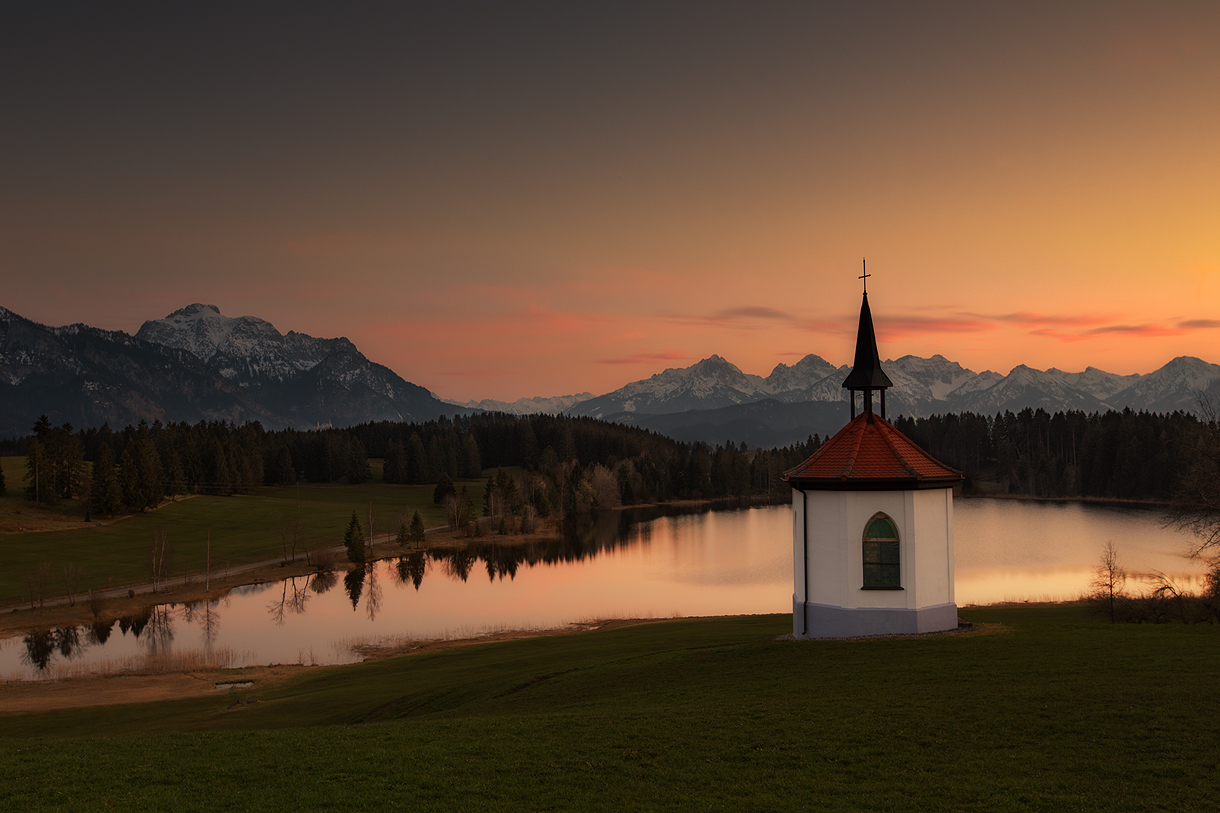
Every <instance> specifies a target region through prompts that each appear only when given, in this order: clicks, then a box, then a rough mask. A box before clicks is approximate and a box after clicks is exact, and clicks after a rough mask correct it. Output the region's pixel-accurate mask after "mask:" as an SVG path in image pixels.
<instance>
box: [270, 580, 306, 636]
mask: <svg viewBox="0 0 1220 813" xmlns="http://www.w3.org/2000/svg"><path fill="white" fill-rule="evenodd" d="M308 587H309V577H308V576H292V577H290V578H287V579H284V580H283V581H281V582H280V596H279V598H278V599H273V600H272V601H271V603H270V604H268V605H267V612H268V613H269V614H270V615H271V619H272V620H273V621H274V622H275V625H276V626H277V627H279V626H283V624H284V614H285V613H292V614H294V615H300V614H301V613H303V612H305V604H306V602H308V601H309V593H308V592H307V588H308Z"/></svg>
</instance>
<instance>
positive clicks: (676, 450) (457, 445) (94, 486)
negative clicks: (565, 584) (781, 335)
mask: <svg viewBox="0 0 1220 813" xmlns="http://www.w3.org/2000/svg"><path fill="white" fill-rule="evenodd" d="M894 423H895V426H896V427H897V428H898V429H899V430H900V431H902V432H903V433H904V434H905V435H907V436H908V437H910V438H911V439H912V440H914V441H915V442H916V443H918V444H919V445H920V446H922V447H923V448H924V449H926V450H927V451H928V452H929V453H931V454H932V455H933V456H934V457H936V458H938V459H939V460H941V461H942V462H944V463H946V464H948V465H950V466H952V467H954V468H956V469H959V470H960V471H962V472H963V473H964V475H965V481H964V484H963V490H964V491H965V492H966V493H975V494H1010V495H1026V496H1032V497H1065V498H1072V497H1084V498H1102V499H1124V500H1153V501H1169V500H1171V499H1172V498H1173V497H1174V496H1175V494H1176V493H1177V492H1178V491H1179V488H1180V485H1181V483H1182V479H1183V478H1182V475H1183V473H1184V472H1188V471H1191V470H1192V468H1195V467H1197V460H1198V458H1199V456H1200V450H1201V449H1203V448H1204V447H1205V445H1206V443H1207V442H1208V438H1209V437H1212V436H1213V435H1214V433H1215V427H1214V426H1213V424H1214V421H1213V422H1210V423H1209V422H1208V421H1201V420H1200V419H1199V418H1197V417H1195V416H1194V415H1191V414H1188V413H1183V412H1173V413H1169V414H1153V413H1147V412H1132V411H1131V410H1125V411H1123V412H1113V411H1112V412H1105V413H1093V414H1085V413H1083V412H1058V413H1055V414H1053V415H1051V414H1048V413H1047V412H1045V411H1044V410H1040V409H1039V410H1032V409H1025V410H1022V411H1021V412H1019V413H1016V414H1013V413H1012V412H1004V413H999V414H997V415H995V416H994V417H988V416H986V415H977V414H973V413H963V414H960V415H959V414H947V415H935V416H932V417H928V418H917V419H911V418H905V417H899V418H898V419H896V420H895V421H894ZM821 443H822V439H821V438H819V437H817V436H811V437H809V438H808V439H807V441H806V442H804V443H798V444H794V445H793V446H789V447H785V448H779V449H755V450H749V449H746V448H745V445H744V444H734V443H733V442H732V441H726V442H725V443H724V444H721V445H717V446H709V445H707V444H702V443H680V442H677V441H674V440H672V439H670V438H667V437H665V436H663V435H659V434H657V433H655V432H650V431H646V430H643V429H639V428H636V427H630V426H623V425H620V424H614V423H607V422H605V421H601V420H597V419H593V418H584V417H569V416H562V415H560V416H556V415H529V416H515V415H506V414H502V413H482V414H476V415H473V416H469V417H457V418H453V419H449V418H443V417H442V418H440V419H438V420H434V421H428V422H425V423H391V422H379V423H366V424H360V425H358V426H353V427H350V428H346V429H329V428H328V429H318V430H310V431H296V430H290V429H289V430H280V431H268V430H265V429H263V428H262V426H260V425H259V424H258V423H247V424H244V425H241V426H236V425H234V424H232V423H225V422H219V421H217V422H200V423H197V424H193V425H192V424H186V423H168V424H162V423H160V422H154V423H153V424H151V425H149V424H146V423H144V422H141V423H140V424H139V425H138V426H135V427H132V426H128V427H126V428H125V429H123V430H121V431H117V432H115V431H111V430H110V429H109V428H108V427H106V426H103V427H101V428H95V429H88V430H73V428H72V427H71V426H70V425H67V424H65V425H63V426H59V427H55V426H52V425H51V424H50V423H49V422H48V421H47V420H46V419H45V418H43V419H40V420H39V421H38V422H37V424H35V426H34V427H33V428H32V432H31V434H30V435H29V436H27V437H25V438H21V439H14V440H10V441H6V442H5V443H3V444H0V451H4V452H5V453H8V454H20V455H24V456H25V457H26V461H27V465H26V472H27V474H26V481H25V483H24V491H25V494H26V496H27V497H28V498H29V499H31V500H34V501H36V502H39V503H46V504H54V503H56V502H59V501H62V500H69V499H76V500H78V501H79V503H80V505H81V506H82V510H84V511H85V513H86V514H94V515H97V516H109V515H113V514H116V513H118V512H121V511H143V510H146V509H148V508H151V507H154V506H156V505H157V504H159V503H160V501H161V500H162V499H165V498H166V497H172V496H174V495H179V494H186V493H201V494H217V495H227V494H237V493H245V492H249V491H251V490H253V489H254V488H257V487H259V486H263V485H270V486H275V485H288V484H291V483H294V482H297V481H304V482H347V483H353V484H357V483H361V482H364V481H366V480H367V479H368V478H369V477H370V467H369V459H370V458H380V459H382V460H383V461H384V465H383V469H382V471H383V474H382V477H383V479H384V480H385V481H386V482H389V483H405V484H421V483H443V482H446V481H451V480H453V479H456V478H462V477H466V478H469V477H478V476H481V475H482V474H483V472H484V471H486V470H489V469H498V468H505V467H512V468H517V469H520V470H521V471H522V472H523V473H522V474H521V475H519V476H518V478H517V479H518V480H520V481H521V482H519V483H517V484H515V485H514V491H515V492H519V493H516V494H515V496H513V498H512V499H513V500H514V501H515V502H516V503H517V504H518V508H519V507H520V504H524V503H528V504H529V505H531V506H532V508H533V509H534V511H535V512H536V513H537V515H538V516H543V517H545V516H548V515H549V514H550V512H551V511H553V510H559V511H561V512H564V511H570V510H572V509H576V508H579V509H590V508H598V507H616V506H619V505H633V504H643V503H652V502H662V501H671V500H688V499H710V498H725V497H737V498H741V497H746V496H751V495H769V496H770V497H771V498H774V499H781V500H782V499H783V498H784V496H785V494H786V485H785V483H784V481H783V479H782V474H783V472H784V470H786V469H788V468H790V467H792V466H794V465H796V464H797V463H799V462H801V461H802V460H804V459H805V458H806V457H808V456H809V455H810V454H811V453H812V452H813V451H814V450H816V449H817V448H819V446H820V445H821ZM87 462H88V463H91V464H92V465H86V463H87ZM499 483H500V485H499V486H496V487H502V488H507V483H506V482H505V481H503V479H501V480H500V481H499ZM3 487H4V484H3V483H0V489H2V488H3ZM14 487H15V484H11V485H9V488H14ZM492 488H493V485H489V489H492ZM441 490H443V489H441ZM490 493H491V492H490V491H489V494H490ZM443 496H444V495H443V494H441V493H440V491H438V501H439V499H440V497H443Z"/></svg>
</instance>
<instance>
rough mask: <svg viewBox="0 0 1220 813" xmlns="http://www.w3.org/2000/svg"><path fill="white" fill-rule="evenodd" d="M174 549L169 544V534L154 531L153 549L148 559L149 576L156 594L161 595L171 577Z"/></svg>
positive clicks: (162, 530) (161, 530)
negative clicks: (169, 576)
mask: <svg viewBox="0 0 1220 813" xmlns="http://www.w3.org/2000/svg"><path fill="white" fill-rule="evenodd" d="M172 554H173V548H172V547H171V546H170V543H169V533H168V532H167V531H166V530H165V529H164V528H160V529H158V530H156V531H153V534H152V547H151V550H150V551H149V558H148V575H149V577H150V580H151V581H152V588H153V592H154V593H159V592H160V591H161V588H162V586H164V583H165V580H166V577H167V576H168V575H169V567H170V560H171V558H172Z"/></svg>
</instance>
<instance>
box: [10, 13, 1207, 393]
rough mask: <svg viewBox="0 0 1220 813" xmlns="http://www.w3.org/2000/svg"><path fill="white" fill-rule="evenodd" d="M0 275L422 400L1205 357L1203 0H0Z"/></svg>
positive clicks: (35, 296) (60, 311)
mask: <svg viewBox="0 0 1220 813" xmlns="http://www.w3.org/2000/svg"><path fill="white" fill-rule="evenodd" d="M0 15H2V16H0V77H3V78H2V79H0V87H3V101H4V109H5V110H6V114H5V119H6V124H5V126H4V127H3V128H0V148H2V149H3V153H4V155H5V156H6V159H5V161H4V162H3V168H2V169H0V268H2V269H3V287H2V288H0V294H2V295H0V305H3V306H4V307H6V308H8V309H10V310H12V311H14V312H17V313H19V314H21V315H23V316H25V317H28V318H30V319H34V320H36V321H39V322H43V323H46V324H51V325H62V324H70V323H74V322H84V323H86V324H90V325H95V326H98V327H104V328H108V329H116V330H124V331H127V332H128V333H134V332H135V331H136V330H137V329H138V328H139V327H140V325H141V323H142V322H143V321H144V320H146V319H157V318H160V317H163V316H165V315H166V314H168V313H170V312H171V311H173V310H175V309H177V308H180V307H183V306H184V305H187V304H189V303H192V302H206V303H214V304H215V305H217V306H218V307H219V308H220V310H221V311H222V312H223V313H225V314H226V315H229V316H240V315H247V314H248V315H253V316H259V317H261V318H264V319H267V320H268V321H270V322H272V323H273V324H274V325H275V326H276V327H277V328H278V329H279V330H280V331H282V332H287V331H289V330H296V331H301V332H304V333H309V334H312V335H315V336H327V337H329V336H338V335H343V336H347V337H348V338H350V339H351V340H352V341H353V342H354V343H355V344H356V345H357V346H358V347H359V348H360V350H361V351H362V352H363V353H364V354H365V355H367V356H368V357H369V358H371V359H373V360H374V361H377V362H380V363H382V364H385V365H387V366H388V367H390V368H392V369H393V370H394V371H395V372H397V373H399V374H400V375H401V376H403V377H404V378H405V379H407V380H408V381H411V382H414V383H417V384H420V385H422V386H424V387H427V388H428V389H430V390H432V391H433V392H435V393H436V394H437V395H439V396H442V397H447V398H455V399H468V398H497V399H503V400H513V399H516V398H519V397H523V396H535V395H558V394H565V393H575V392H581V391H591V392H593V393H602V392H606V391H609V390H612V389H615V388H617V387H619V386H621V385H622V384H624V383H626V382H628V381H632V380H635V379H639V378H645V377H647V376H649V375H652V374H653V373H657V372H660V371H661V370H663V369H665V368H666V367H684V366H688V365H690V364H692V363H694V362H695V361H698V360H699V359H702V358H705V357H707V356H709V355H712V354H714V353H716V354H720V355H721V356H723V357H725V358H726V359H728V360H729V361H731V362H733V363H734V364H736V365H737V366H738V367H740V368H742V369H743V370H744V371H746V372H749V373H756V374H760V375H766V374H767V373H768V372H769V371H770V370H771V369H772V368H773V367H774V366H775V365H776V364H777V363H780V362H784V363H788V364H791V363H793V362H794V361H796V360H797V359H799V358H801V357H802V356H804V355H805V354H807V353H816V354H818V355H821V356H823V357H824V358H826V359H827V360H828V361H830V362H832V363H834V364H844V363H848V362H850V358H851V349H852V343H853V342H854V338H855V328H854V325H855V322H856V319H857V315H858V314H857V311H858V308H859V292H860V280H859V279H857V277H858V276H859V275H860V273H861V261H862V259H863V258H865V257H867V261H868V271H869V273H870V274H871V275H872V276H871V277H870V279H869V294H870V302H871V305H872V309H873V314H874V317H875V320H876V327H877V333H878V341H879V344H880V349H881V354H882V358H890V357H898V356H902V355H907V354H913V355H918V356H931V355H933V354H936V353H939V354H942V355H944V356H946V357H947V358H949V359H951V360H953V361H957V362H959V363H960V364H962V365H963V366H965V367H968V368H970V369H973V370H975V371H980V372H981V371H983V370H987V369H990V370H995V371H997V372H1000V373H1007V372H1008V371H1009V370H1010V369H1011V368H1012V367H1014V366H1016V365H1018V364H1027V365H1029V366H1031V367H1035V368H1038V369H1046V368H1049V367H1058V368H1060V369H1065V370H1073V371H1074V370H1080V369H1083V368H1084V367H1086V366H1089V365H1092V366H1095V367H1099V368H1101V369H1104V370H1107V371H1110V372H1114V373H1121V374H1127V373H1134V372H1140V373H1147V372H1150V371H1152V370H1155V369H1156V368H1158V367H1160V366H1161V365H1163V364H1165V363H1166V362H1167V361H1169V360H1170V359H1172V358H1174V357H1176V356H1181V355H1191V356H1198V357H1201V358H1203V359H1205V360H1207V361H1211V362H1220V195H1218V194H1217V190H1220V150H1217V148H1216V145H1217V143H1220V107H1218V106H1217V105H1216V104H1215V95H1216V89H1217V88H1220V7H1217V6H1216V5H1215V4H1213V3H1167V4H1150V3H1124V2H1085V3H1071V4H1063V3H1051V2H1046V3H1021V4H1004V5H999V4H977V3H968V2H943V3H940V2H938V3H902V4H892V3H850V4H848V3H766V4H745V3H723V2H711V3H708V2H682V3H670V2H661V3H612V4H602V5H590V4H566V3H513V4H503V5H492V4H488V5H485V6H483V5H474V6H469V7H467V6H462V5H450V4H436V5H434V6H427V5H424V6H406V7H396V6H390V7H386V8H369V7H359V8H356V9H351V8H341V7H337V6H325V5H320V6H314V5H312V4H302V5H300V6H293V7H290V8H288V9H283V10H280V11H277V12H271V11H265V10H258V9H250V8H245V9H243V8H240V7H238V8H236V9H227V10H226V9H220V8H215V7H210V6H208V5H204V6H199V7H191V8H188V9H183V8H178V7H176V6H175V5H171V6H166V7H152V8H151V9H145V10H142V11H136V10H132V9H113V8H107V7H104V6H98V7H85V8H82V9H77V10H75V11H73V12H71V13H60V12H57V11H54V10H48V9H45V8H42V7H40V5H39V4H33V5H31V6H30V7H28V8H21V9H11V8H10V9H8V10H6V11H4V12H0Z"/></svg>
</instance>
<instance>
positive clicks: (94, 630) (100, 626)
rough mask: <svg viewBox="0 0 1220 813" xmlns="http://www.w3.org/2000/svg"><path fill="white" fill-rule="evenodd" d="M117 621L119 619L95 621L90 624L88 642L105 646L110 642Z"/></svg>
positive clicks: (97, 619) (98, 619)
mask: <svg viewBox="0 0 1220 813" xmlns="http://www.w3.org/2000/svg"><path fill="white" fill-rule="evenodd" d="M116 621H117V619H114V618H109V619H102V618H95V619H93V621H92V622H91V623H90V624H89V629H88V631H87V640H88V641H89V643H91V644H98V645H99V646H100V645H102V644H105V643H106V641H108V640H110V631H111V630H113V629H114V625H115V623H116Z"/></svg>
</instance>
